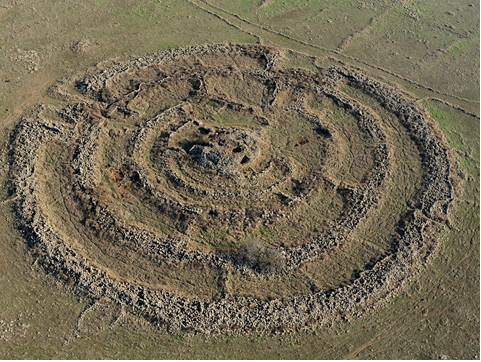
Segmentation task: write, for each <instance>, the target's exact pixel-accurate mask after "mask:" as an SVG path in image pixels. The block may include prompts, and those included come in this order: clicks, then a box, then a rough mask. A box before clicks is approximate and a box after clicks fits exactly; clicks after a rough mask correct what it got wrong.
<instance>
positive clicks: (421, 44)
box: [0, 0, 480, 359]
mask: <svg viewBox="0 0 481 362" xmlns="http://www.w3.org/2000/svg"><path fill="white" fill-rule="evenodd" d="M479 10H480V9H479V2H475V1H465V0H450V1H443V2H438V1H434V0H422V1H407V0H403V1H401V0H400V1H392V2H388V1H380V2H376V3H374V4H372V3H369V2H367V1H361V0H359V1H358V0H343V1H333V0H325V1H313V0H310V1H309V0H285V1H278V0H264V1H260V0H248V1H242V2H241V1H233V0H208V1H203V0H182V1H175V0H161V1H160V0H154V1H146V0H139V1H135V2H133V1H129V0H118V1H112V0H110V1H109V0H95V1H82V2H79V1H68V0H66V1H62V2H48V1H43V2H42V3H39V2H38V1H33V0H17V1H13V0H3V1H2V2H1V3H0V24H1V25H2V26H1V27H0V65H1V66H0V144H1V146H0V150H1V159H0V182H1V185H4V183H5V180H6V172H7V164H6V162H7V161H6V153H5V152H4V151H5V150H6V145H7V142H8V132H9V130H11V128H12V127H13V125H14V124H15V122H16V121H18V120H19V118H20V116H21V114H22V113H23V112H24V111H25V110H27V109H29V108H30V107H32V106H34V105H35V104H38V103H42V102H44V101H48V102H52V99H51V98H48V97H47V95H46V91H47V89H48V88H49V87H50V86H51V85H52V84H54V83H55V81H56V80H57V79H59V78H61V77H62V76H65V75H67V74H69V73H71V72H73V71H75V70H79V69H83V68H86V67H88V66H90V65H92V64H94V63H96V62H108V64H110V63H112V64H113V63H115V62H120V61H125V60H130V59H135V58H137V57H139V56H142V55H144V54H147V53H150V52H155V51H159V50H164V49H169V48H174V47H178V46H184V45H191V44H203V43H218V42H241V43H255V42H261V43H262V44H267V45H275V46H279V47H283V48H288V49H291V50H292V51H291V52H290V53H289V54H288V59H289V63H288V64H289V65H291V66H299V67H304V68H306V69H311V70H312V69H314V68H315V65H316V64H317V65H319V66H328V65H332V64H339V62H346V63H348V64H352V65H354V66H357V67H360V68H363V69H365V71H366V72H367V73H369V74H371V75H372V76H373V77H375V78H379V79H381V80H383V81H384V82H387V83H390V84H396V85H398V86H399V87H400V89H402V90H403V91H404V92H406V93H408V94H410V95H411V96H412V97H414V98H417V99H419V100H420V102H421V104H422V105H423V106H424V107H425V108H426V109H427V111H428V112H429V113H430V114H431V116H432V117H433V119H434V120H435V121H436V122H437V124H438V126H439V128H440V129H441V130H442V131H443V133H444V135H445V136H446V138H447V140H448V142H449V144H450V145H451V146H452V147H453V149H454V150H455V152H454V154H453V158H454V162H455V163H456V164H457V167H458V172H459V177H458V178H459V180H460V183H461V186H462V189H463V192H462V194H460V195H458V196H457V197H456V199H455V202H454V204H453V206H452V208H451V209H450V213H451V215H450V216H451V225H450V228H449V229H447V230H445V232H443V234H442V242H441V243H440V248H439V250H438V251H437V253H436V254H435V255H434V257H433V258H432V259H431V261H430V262H429V263H428V265H427V267H426V268H425V269H424V270H422V271H421V274H420V276H419V278H418V279H417V280H416V281H415V282H413V283H412V284H410V285H406V286H405V288H404V289H403V292H402V293H400V294H399V295H398V296H397V297H395V298H393V299H391V300H389V301H388V302H386V304H385V305H384V306H382V308H378V309H377V310H376V312H375V313H374V312H373V313H371V314H367V315H364V316H362V317H360V318H356V319H345V318H339V321H338V322H337V323H335V324H332V325H324V326H322V327H321V328H320V329H319V330H317V331H316V332H315V333H311V334H291V335H287V336H257V335H251V336H246V337H223V338H220V337H218V338H208V339H206V338H205V337H203V336H192V335H187V334H186V335H183V334H178V335H170V334H165V333H162V332H159V331H158V330H156V329H155V328H154V327H152V326H151V325H149V324H147V323H146V322H145V321H144V319H143V318H141V317H138V316H135V315H133V314H131V313H129V312H128V311H125V310H121V309H115V308H110V307H109V306H108V305H103V304H105V303H106V302H105V301H102V300H101V301H98V302H97V303H96V304H94V305H91V304H90V301H88V300H85V299H82V298H79V297H76V296H74V295H73V294H72V293H70V292H69V290H68V289H67V288H66V287H65V286H64V285H59V283H58V282H57V281H56V280H55V279H53V278H50V277H47V276H45V275H44V274H43V272H42V271H41V269H40V268H39V267H38V266H37V265H35V264H34V261H33V259H32V258H31V257H30V254H29V253H28V250H27V248H26V246H25V245H24V242H23V239H22V237H21V235H20V233H19V231H18V230H17V229H16V228H15V220H14V216H13V215H14V214H13V213H12V209H11V206H12V202H11V201H9V196H8V194H7V192H6V190H5V189H4V188H3V186H2V188H0V250H1V253H0V255H1V263H0V290H1V291H2V292H1V293H0V358H3V359H13V358H16V359H19V358H29V359H39V358H45V359H49V358H55V359H65V358H75V359H84V358H85V359H86V358H131V359H144V358H145V359H147V358H157V359H184V358H190V359H205V358H207V359H219V358H222V359H229V358H237V359H242V358H250V359H265V358H268V359H278V358H283V359H304V358H305V359H340V358H353V359H357V358H359V359H380V358H382V359H408V358H415V359H444V358H448V359H479V358H480V354H479V353H480V351H479V346H480V341H479V313H480V311H479V289H480V287H479V274H480V273H479V264H480V259H479V240H480V235H479V185H480V181H479V163H480V158H479V157H480V155H479V147H480V146H479V96H480V95H479ZM302 54H303V55H302ZM305 55H308V56H313V57H317V58H315V60H314V63H313V61H312V60H311V59H310V58H309V57H306V56H305ZM395 201H396V200H393V201H392V202H393V203H395ZM381 231H382V230H381ZM381 231H380V232H379V233H380V234H382V232H381Z"/></svg>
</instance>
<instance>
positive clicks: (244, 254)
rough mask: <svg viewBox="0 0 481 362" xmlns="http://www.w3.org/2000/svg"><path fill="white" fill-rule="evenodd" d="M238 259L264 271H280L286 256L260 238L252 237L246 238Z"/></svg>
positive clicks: (238, 253) (250, 266)
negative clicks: (263, 242)
mask: <svg viewBox="0 0 481 362" xmlns="http://www.w3.org/2000/svg"><path fill="white" fill-rule="evenodd" d="M237 260H238V261H239V262H240V263H242V264H244V265H246V266H248V267H249V268H252V269H254V270H257V271H259V272H264V273H275V272H280V271H281V270H282V267H283V266H284V258H283V257H282V254H281V253H280V252H279V251H277V250H275V249H273V248H269V247H265V246H264V245H262V243H261V242H260V241H259V240H257V239H255V238H251V237H250V238H247V239H245V240H244V242H243V244H242V246H241V248H240V249H239V251H238V252H237Z"/></svg>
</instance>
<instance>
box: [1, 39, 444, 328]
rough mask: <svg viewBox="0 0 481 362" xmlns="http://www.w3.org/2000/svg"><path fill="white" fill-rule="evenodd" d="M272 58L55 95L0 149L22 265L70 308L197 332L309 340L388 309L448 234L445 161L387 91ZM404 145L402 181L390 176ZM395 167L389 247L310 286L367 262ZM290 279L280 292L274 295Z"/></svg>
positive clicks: (137, 73)
mask: <svg viewBox="0 0 481 362" xmlns="http://www.w3.org/2000/svg"><path fill="white" fill-rule="evenodd" d="M284 61H285V59H284V57H283V52H282V51H281V50H279V49H276V48H272V47H267V46H261V45H242V44H229V45H227V44H220V45H204V46H191V47H187V48H180V49H176V50H169V51H164V52H160V53H156V54H152V55H148V56H145V57H142V58H139V59H137V60H134V61H131V62H128V63H122V64H118V65H114V66H112V67H109V68H107V69H103V70H98V71H92V70H89V71H86V73H85V75H84V76H82V77H76V78H75V79H69V80H68V81H65V80H64V81H61V82H59V84H57V85H56V86H55V87H53V88H52V90H51V92H50V94H53V95H55V96H56V97H57V98H58V99H61V100H63V101H64V104H63V105H62V106H58V105H54V104H53V103H52V104H49V105H48V104H44V105H39V106H38V107H36V108H35V109H33V110H31V111H30V112H29V113H28V114H25V115H24V116H23V118H22V120H21V121H20V122H19V123H18V125H17V127H16V128H15V129H14V131H13V132H12V134H11V150H10V173H9V175H10V176H9V180H10V181H9V190H10V192H11V194H12V196H14V197H16V200H17V202H16V212H17V214H18V216H19V220H20V225H19V228H20V229H21V230H22V232H23V233H24V236H25V239H26V241H27V243H28V245H29V247H30V249H31V251H32V254H33V255H34V257H35V258H36V260H37V263H38V264H39V265H41V266H42V267H43V268H44V270H45V271H46V272H47V273H51V274H54V275H56V276H57V277H58V278H59V279H60V280H64V281H65V282H66V283H67V284H68V285H70V286H71V288H72V290H73V291H75V292H76V293H79V294H82V295H86V296H89V297H93V298H107V299H108V300H110V301H112V302H113V303H116V304H118V305H124V306H128V307H129V308H131V309H132V310H134V311H135V312H136V313H139V314H140V315H142V316H144V317H145V318H147V319H148V320H149V321H151V322H152V323H154V324H156V325H158V326H160V327H162V328H166V329H167V330H169V331H176V330H183V331H192V332H201V333H205V334H207V335H210V334H218V333H230V334H239V333H249V332H255V333H272V332H274V333H283V332H286V331H290V330H301V329H312V328H317V327H318V326H319V325H321V324H323V323H327V322H329V321H333V320H335V319H336V318H340V317H344V318H349V317H351V316H356V315H359V314H360V313H362V312H363V311H366V310H369V309H371V308H375V307H380V306H381V305H382V303H383V302H384V301H385V300H387V299H389V298H392V296H393V295H395V293H396V292H398V291H399V290H400V289H401V287H402V285H404V284H406V283H407V282H408V281H409V280H410V279H412V278H414V277H415V276H416V275H417V273H418V271H419V269H420V267H422V266H423V265H425V264H426V263H427V261H428V260H429V256H430V255H432V253H433V252H434V250H435V249H436V247H437V245H438V236H439V232H440V231H441V230H442V228H443V225H445V224H446V223H447V222H448V208H449V205H450V203H451V201H452V198H453V186H452V183H451V171H450V167H451V166H450V162H449V157H448V155H449V149H448V147H447V146H446V143H445V142H444V141H443V138H442V136H441V135H440V132H439V131H438V130H437V128H436V126H435V125H434V123H433V122H432V121H431V119H430V117H429V115H428V114H427V113H426V112H425V111H424V110H423V109H422V108H421V107H420V106H419V105H418V104H417V103H415V102H414V101H413V100H412V99H410V98H409V97H408V96H406V95H405V94H403V93H402V92H401V91H399V90H398V89H395V88H393V87H391V86H389V85H386V84H384V83H382V82H379V81H376V80H374V79H372V78H371V77H369V76H367V75H366V74H365V73H364V72H362V71H361V70H358V69H354V68H351V67H347V66H336V67H330V68H325V69H319V71H318V72H317V73H314V72H311V71H308V70H305V69H300V68H285V67H283V62H284ZM350 92H351V93H350ZM57 103H58V102H57ZM375 104H377V106H376V105H375ZM376 107H378V108H376ZM388 118H389V119H390V121H389V122H390V123H389V122H388V121H387V119H388ZM400 139H402V142H405V144H404V143H403V144H401V143H399V142H400ZM396 147H397V148H396ZM404 147H405V148H406V149H409V150H411V151H410V152H412V153H413V154H415V156H413V157H414V159H416V160H417V161H416V162H417V163H416V165H418V166H412V167H411V166H410V165H404V166H402V164H403V162H404V161H403V160H402V157H401V156H400V155H398V154H397V153H398V152H399V151H398V149H399V150H401V151H402V149H403V148H404ZM406 152H407V151H406ZM402 167H405V169H406V170H409V169H413V170H415V169H416V167H418V168H419V170H417V169H416V170H417V171H416V172H415V171H412V172H413V176H412V177H413V179H415V180H417V181H416V182H415V183H414V185H411V186H412V187H415V190H413V192H410V193H409V197H406V199H407V206H403V209H402V210H403V211H402V212H401V213H398V214H397V215H395V216H396V220H394V221H392V223H393V225H394V226H393V228H392V232H391V233H390V234H389V235H385V236H382V240H383V243H385V244H383V245H387V246H385V247H384V249H383V251H382V252H377V253H378V254H375V255H378V257H377V259H376V260H374V262H373V263H367V262H366V263H364V264H365V265H364V267H363V268H362V270H357V271H356V273H355V275H354V276H353V277H352V278H350V279H348V280H347V279H346V281H345V282H343V285H337V286H336V287H332V288H329V287H322V288H319V287H318V284H322V278H323V277H322V272H323V268H324V267H323V264H322V261H323V260H325V259H326V258H330V257H331V258H333V256H332V255H338V254H339V251H340V250H341V251H342V250H346V248H347V249H348V250H349V248H355V247H357V248H365V246H366V245H370V247H372V249H373V250H374V249H376V247H377V248H378V249H381V248H380V247H379V246H376V245H375V242H374V241H373V240H374V239H373V237H371V236H366V235H367V234H366V228H368V226H369V225H370V224H369V223H370V220H372V219H375V218H379V217H380V218H382V217H383V216H386V218H387V215H382V213H383V210H385V209H383V207H385V208H386V207H387V206H385V205H387V204H386V203H387V202H388V201H386V200H389V198H390V195H391V194H395V192H398V191H396V190H398V189H399V188H400V187H402V184H403V182H402V178H403V177H404V175H403V174H402V172H399V170H401V169H402ZM389 202H392V201H389ZM389 205H391V204H389ZM379 210H381V211H379ZM386 210H387V209H386ZM380 213H381V215H380ZM393 215H394V214H393ZM389 217H390V216H389ZM366 225H367V226H366ZM353 250H354V249H353ZM356 250H364V249H356ZM369 252H371V251H366V252H365V253H366V255H371V254H369ZM336 253H337V254H336ZM372 253H374V252H372ZM372 255H374V254H372ZM366 258H368V257H367V256H366ZM309 268H311V269H309ZM316 268H317V269H316ZM304 269H305V270H314V271H315V273H314V272H312V273H311V274H309V275H308V273H307V272H304V271H303V270H304ZM328 269H329V268H325V272H326V273H334V274H335V272H332V271H330V270H328ZM296 273H297V274H296ZM302 273H304V274H302ZM316 273H317V274H316ZM293 275H294V276H295V277H296V278H297V279H296V280H297V282H298V284H299V285H300V286H294V287H292V288H293V290H294V292H290V291H289V290H288V289H282V290H281V289H276V288H280V287H279V285H280V284H283V285H287V284H288V281H289V280H290V279H289V278H290V277H291V276H293ZM316 275H320V276H316ZM311 277H312V278H314V279H312V280H311ZM303 278H304V279H303ZM315 278H318V279H315ZM326 283H327V282H326ZM243 284H245V285H246V286H244V287H243ZM326 285H328V283H327V284H326ZM243 288H244V289H243ZM256 288H257V289H256ZM296 288H297V289H296ZM303 288H304V289H303ZM306 288H307V289H306ZM245 289H252V291H251V293H252V294H251V295H248V294H247V292H245ZM264 290H267V291H268V292H265V293H264ZM276 293H277V294H276Z"/></svg>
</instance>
